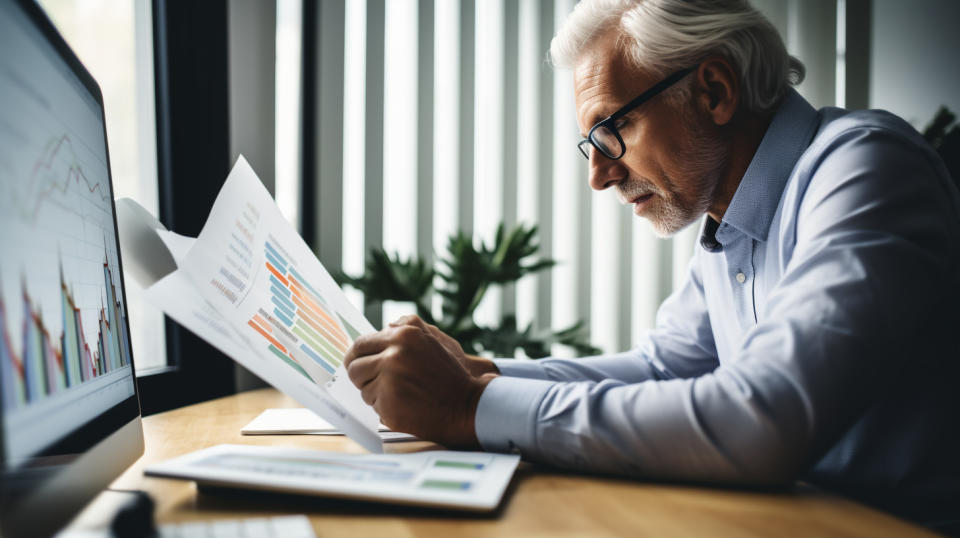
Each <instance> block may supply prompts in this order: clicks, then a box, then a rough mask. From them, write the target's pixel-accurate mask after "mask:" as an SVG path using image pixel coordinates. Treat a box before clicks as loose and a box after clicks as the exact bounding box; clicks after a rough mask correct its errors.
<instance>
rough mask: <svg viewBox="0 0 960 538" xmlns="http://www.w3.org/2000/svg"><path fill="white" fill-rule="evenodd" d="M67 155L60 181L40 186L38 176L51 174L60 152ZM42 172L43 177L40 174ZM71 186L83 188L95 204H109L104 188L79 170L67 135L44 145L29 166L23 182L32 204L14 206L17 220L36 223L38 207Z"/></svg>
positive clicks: (73, 209) (64, 193) (67, 208)
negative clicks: (30, 170)
mask: <svg viewBox="0 0 960 538" xmlns="http://www.w3.org/2000/svg"><path fill="white" fill-rule="evenodd" d="M64 148H66V149H65V151H69V152H70V162H69V165H67V171H66V173H65V174H63V176H62V179H56V180H53V181H50V182H49V183H46V184H40V180H39V178H40V177H41V176H42V175H45V174H49V173H53V172H55V163H56V160H57V157H58V156H59V155H60V154H61V150H62V149H64ZM41 172H44V173H45V174H41ZM71 182H75V183H76V184H77V186H82V187H83V188H86V190H87V192H88V193H89V194H91V195H97V197H98V198H99V200H100V201H101V202H102V203H103V204H105V205H106V206H109V203H110V194H109V193H108V192H106V188H105V187H104V185H103V184H102V183H101V182H99V181H96V182H95V181H91V180H90V178H88V177H87V175H86V174H85V173H84V171H83V168H82V167H81V166H80V164H79V163H78V159H77V154H76V151H75V150H74V147H73V141H72V140H71V139H70V135H68V134H64V135H62V136H60V137H59V138H56V139H52V140H51V142H49V143H47V145H46V147H45V148H44V151H43V153H42V154H41V155H40V158H39V159H37V161H36V162H35V163H34V165H33V170H32V172H31V174H30V179H29V181H28V182H27V190H26V192H27V197H28V198H30V199H32V203H18V204H17V206H19V208H20V213H21V216H22V217H23V218H24V219H26V220H30V221H34V220H36V217H37V214H38V213H39V211H40V207H41V206H42V205H43V204H44V203H45V202H47V201H52V195H53V194H55V193H59V194H60V195H66V193H67V189H69V188H70V184H71ZM56 205H58V206H60V207H63V205H62V204H59V203H57V204H56ZM64 209H66V210H68V211H71V212H76V208H74V207H64ZM102 209H103V210H104V211H107V209H106V207H104V208H102ZM81 216H82V215H81Z"/></svg>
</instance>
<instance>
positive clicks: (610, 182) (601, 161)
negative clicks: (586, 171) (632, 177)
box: [589, 148, 628, 191]
mask: <svg viewBox="0 0 960 538" xmlns="http://www.w3.org/2000/svg"><path fill="white" fill-rule="evenodd" d="M627 175H628V174H627V169H626V167H624V166H623V165H622V164H621V163H620V161H619V160H614V159H611V158H609V157H607V156H606V155H604V154H603V152H601V151H599V150H597V149H596V148H591V150H590V180H589V183H590V188H592V189H594V190H598V191H602V190H604V189H609V188H610V187H613V186H614V185H617V184H618V183H620V182H621V181H623V180H625V179H626V178H627Z"/></svg>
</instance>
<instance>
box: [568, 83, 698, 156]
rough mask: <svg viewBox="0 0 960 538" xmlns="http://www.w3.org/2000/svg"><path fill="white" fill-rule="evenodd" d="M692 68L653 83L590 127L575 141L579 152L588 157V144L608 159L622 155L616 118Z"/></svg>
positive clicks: (624, 147) (622, 149)
mask: <svg viewBox="0 0 960 538" xmlns="http://www.w3.org/2000/svg"><path fill="white" fill-rule="evenodd" d="M694 69H696V66H694V67H688V68H686V69H681V70H680V71H677V72H676V73H673V74H671V75H670V76H668V77H667V78H665V79H663V80H661V81H660V82H658V83H656V84H654V85H653V87H651V88H650V89H649V90H647V91H645V92H643V93H642V94H640V96H639V97H637V98H636V99H634V100H633V101H630V102H629V103H627V104H625V105H623V107H621V108H620V110H618V111H616V112H614V113H613V114H611V115H609V116H607V117H606V119H603V120H601V121H600V122H599V123H597V124H596V125H594V126H593V127H592V128H591V129H590V133H589V134H588V135H587V137H586V138H584V139H583V140H581V141H580V142H579V143H577V148H578V149H579V150H580V153H582V154H583V156H584V157H586V158H587V159H590V146H593V147H595V148H597V149H598V150H600V153H603V154H604V155H606V156H607V157H609V158H610V159H614V160H616V159H619V158H620V157H623V154H624V153H626V152H627V147H626V146H625V145H624V144H623V138H621V137H620V131H618V130H617V125H616V123H617V120H619V119H620V118H622V117H624V116H626V115H627V114H628V113H629V112H630V111H631V110H633V109H635V108H637V107H638V106H640V105H642V104H643V103H646V102H647V101H649V100H650V99H653V98H654V97H656V96H657V95H658V94H660V93H661V92H662V91H663V90H666V89H667V88H669V87H670V86H673V85H674V84H676V83H677V82H678V81H679V80H680V79H682V78H683V77H685V76H687V75H688V74H690V73H692V72H693V70H694Z"/></svg>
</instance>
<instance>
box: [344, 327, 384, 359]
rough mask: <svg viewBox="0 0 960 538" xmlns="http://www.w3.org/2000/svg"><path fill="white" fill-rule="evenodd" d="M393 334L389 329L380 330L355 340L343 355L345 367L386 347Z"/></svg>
mask: <svg viewBox="0 0 960 538" xmlns="http://www.w3.org/2000/svg"><path fill="white" fill-rule="evenodd" d="M390 337H391V334H390V333H388V332H387V331H380V332H375V333H371V334H362V335H360V336H358V337H357V339H356V340H354V341H353V345H352V346H350V349H348V350H347V352H346V353H345V354H344V355H343V365H344V367H349V366H350V363H351V362H353V361H355V360H357V359H358V358H360V357H366V356H367V355H375V354H377V353H380V352H381V351H383V350H384V349H386V348H387V347H388V346H389V345H390Z"/></svg>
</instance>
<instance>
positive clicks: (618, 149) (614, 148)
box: [590, 125, 623, 159]
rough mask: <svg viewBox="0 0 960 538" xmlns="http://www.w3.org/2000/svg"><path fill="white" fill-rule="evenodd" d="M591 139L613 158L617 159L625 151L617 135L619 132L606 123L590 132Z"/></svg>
mask: <svg viewBox="0 0 960 538" xmlns="http://www.w3.org/2000/svg"><path fill="white" fill-rule="evenodd" d="M590 139H591V140H592V141H593V143H594V145H595V146H597V147H598V148H599V149H600V151H602V152H603V153H604V154H606V156H607V157H610V158H611V159H616V158H617V157H619V156H620V155H621V154H622V153H623V147H622V146H621V145H620V139H619V138H618V137H617V134H616V133H615V132H614V131H613V130H612V129H610V128H609V127H607V126H606V125H601V126H600V127H598V128H597V129H594V131H593V132H592V133H590Z"/></svg>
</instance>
